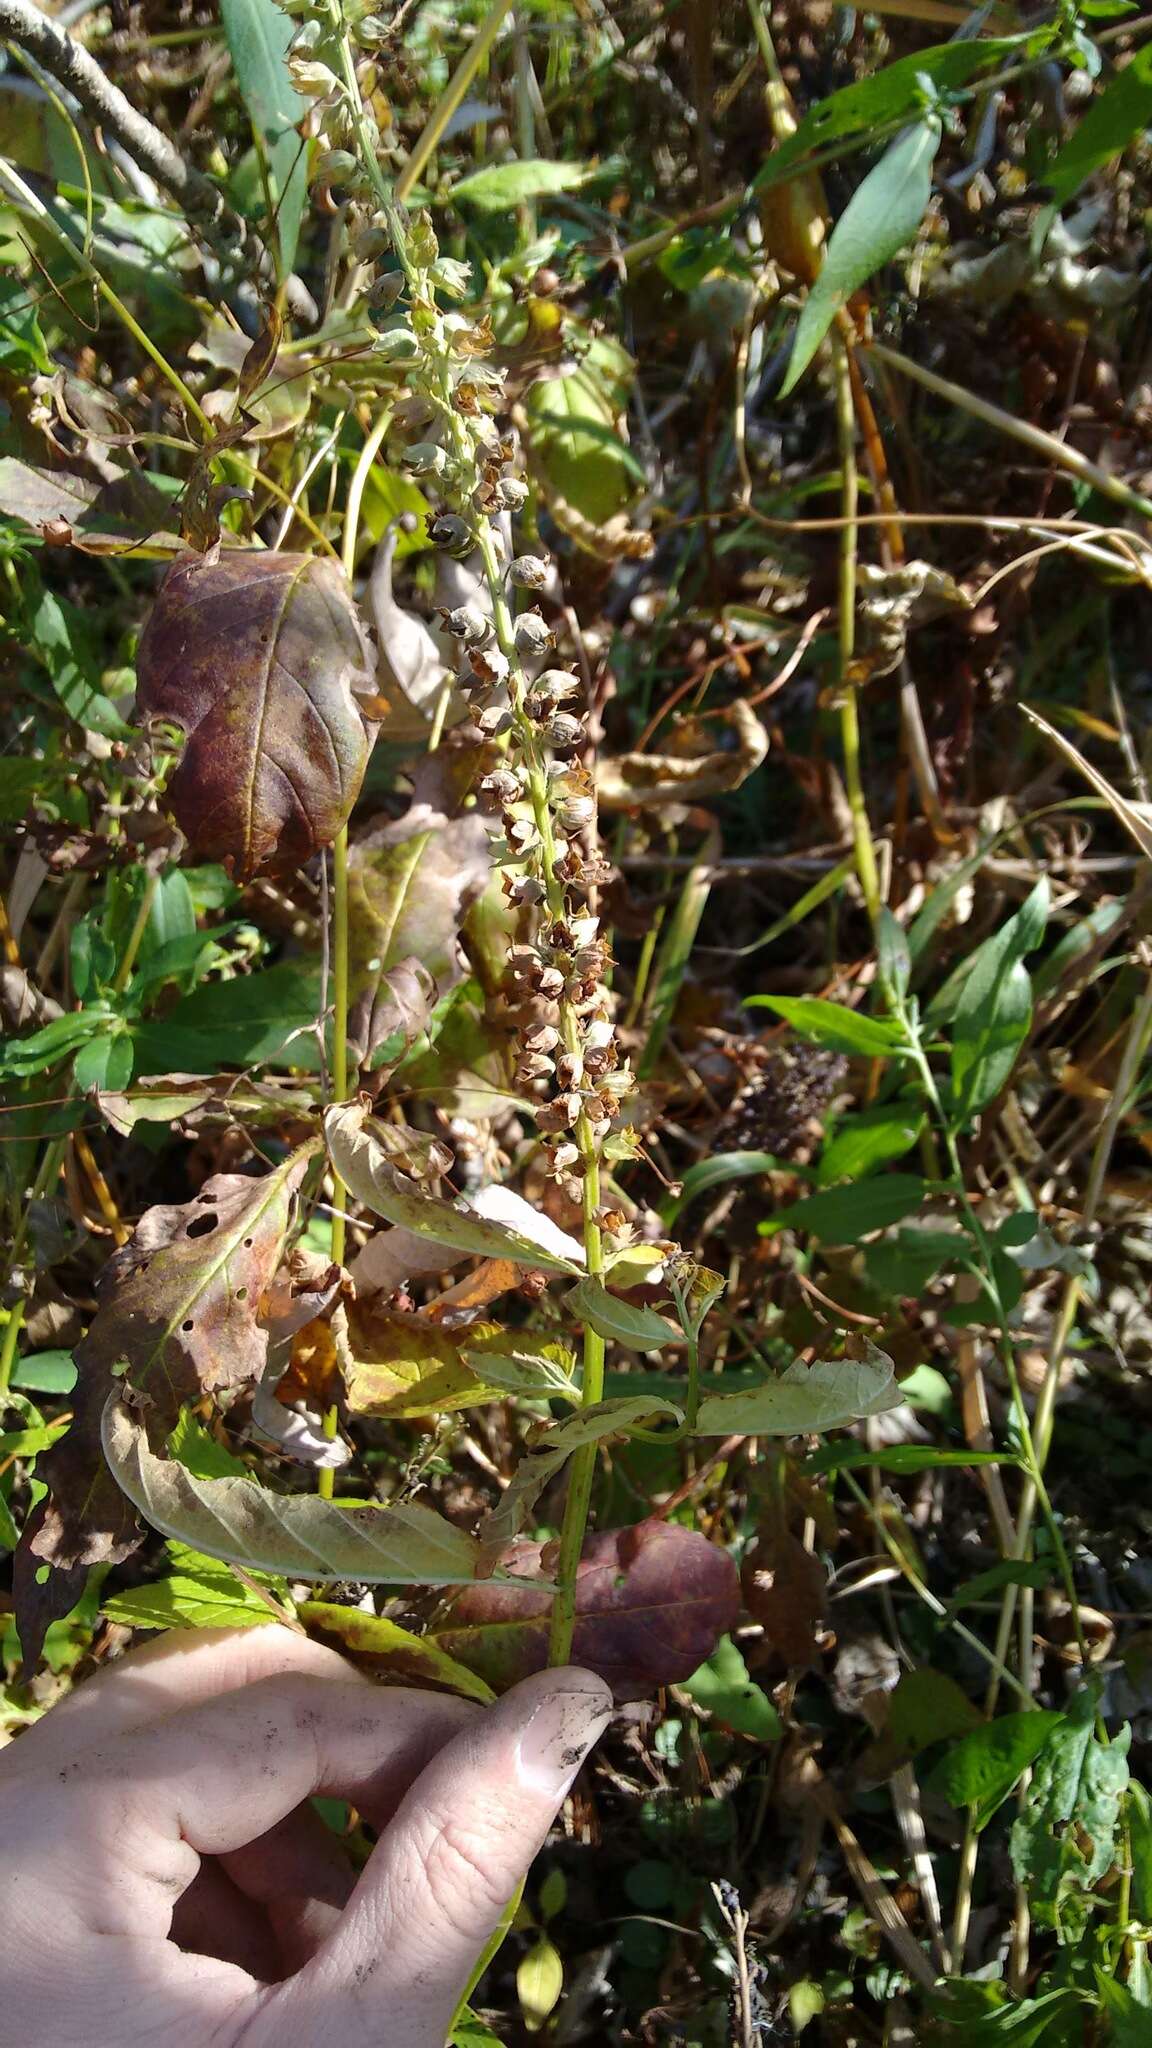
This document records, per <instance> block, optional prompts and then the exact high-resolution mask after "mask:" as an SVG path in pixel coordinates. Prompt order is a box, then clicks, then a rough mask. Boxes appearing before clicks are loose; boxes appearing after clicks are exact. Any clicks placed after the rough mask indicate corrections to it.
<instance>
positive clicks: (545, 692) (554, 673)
mask: <svg viewBox="0 0 1152 2048" xmlns="http://www.w3.org/2000/svg"><path fill="white" fill-rule="evenodd" d="M579 695H580V678H579V676H574V675H573V674H572V672H571V670H570V669H566V668H546V669H545V670H544V672H543V674H542V675H538V676H537V677H536V680H535V682H534V683H533V685H532V688H531V690H530V691H529V696H530V697H531V699H532V700H533V703H534V704H539V705H541V706H544V707H547V708H549V709H550V708H551V706H552V705H554V704H563V703H565V702H566V701H567V699H568V698H569V697H578V696H579ZM537 715H538V716H539V715H540V714H539V713H537Z"/></svg>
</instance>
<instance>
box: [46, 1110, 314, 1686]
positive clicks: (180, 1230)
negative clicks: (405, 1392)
mask: <svg viewBox="0 0 1152 2048" xmlns="http://www.w3.org/2000/svg"><path fill="white" fill-rule="evenodd" d="M314 1151H315V1145H314V1144H313V1145H311V1146H308V1147H305V1148H303V1149H302V1150H301V1151H299V1152H296V1153H294V1154H292V1156H291V1157H290V1158H289V1159H287V1160H286V1161H285V1162H284V1164H283V1165H282V1166H279V1167H277V1169H276V1170H275V1172H273V1173H270V1174H267V1175H265V1176H263V1177H262V1178H261V1179H256V1180H254V1179H251V1178H250V1177H249V1176H247V1175H245V1174H227V1173H222V1174H214V1175H213V1176H212V1178H211V1179H210V1180H207V1181H205V1183H204V1186H203V1187H202V1188H201V1190H200V1193H199V1195H198V1196H197V1198H196V1200H195V1201H193V1202H186V1203H183V1204H180V1205H176V1206H166V1205H160V1206H158V1207H156V1208H153V1209H148V1210H146V1211H145V1213H144V1215H143V1216H142V1217H141V1219H140V1222H139V1223H138V1224H137V1226H136V1229H135V1230H134V1231H133V1233H132V1236H131V1238H130V1239H129V1241H128V1243H127V1244H126V1245H124V1246H123V1247H122V1248H121V1249H120V1250H119V1251H118V1252H115V1253H114V1254H113V1256H112V1258H110V1259H109V1261H108V1263H107V1265H106V1266H105V1268H104V1270H103V1272H102V1274H101V1276H100V1287H99V1308H98V1310H97V1313H96V1316H95V1318H94V1320H93V1322H92V1324H91V1327H90V1328H89V1330H88V1334H87V1336H86V1337H85V1338H84V1340H83V1343H81V1344H80V1345H78V1346H77V1349H76V1354H75V1359H76V1368H77V1375H78V1377H77V1386H76V1394H75V1400H74V1418H73V1422H72V1426H71V1428H70V1429H69V1431H68V1434H67V1436H66V1437H65V1438H64V1439H63V1441H62V1442H61V1443H60V1444H59V1445H58V1446H57V1447H56V1448H55V1449H54V1450H53V1451H52V1452H51V1453H50V1454H49V1456H48V1457H46V1458H45V1459H44V1460H43V1463H42V1465H41V1467H40V1476H42V1477H43V1478H44V1479H45V1480H46V1481H47V1482H48V1487H49V1498H48V1501H47V1502H46V1503H45V1504H44V1512H43V1515H42V1517H41V1518H40V1519H39V1521H38V1522H37V1524H36V1526H34V1527H32V1528H31V1531H30V1533H29V1531H26V1532H25V1537H24V1538H23V1539H22V1545H21V1548H22V1551H24V1550H27V1551H28V1552H29V1553H30V1560H31V1563H32V1565H33V1572H32V1573H31V1574H30V1576H32V1578H33V1582H34V1584H35V1572H36V1571H38V1569H39V1567H40V1566H42V1565H44V1564H48V1565H51V1566H52V1567H53V1573H52V1575H51V1576H50V1577H49V1579H48V1580H47V1581H46V1582H45V1583H44V1584H43V1585H42V1586H40V1585H37V1586H36V1598H35V1601H34V1603H33V1607H34V1611H32V1610H29V1611H27V1612H21V1616H20V1638H21V1642H22V1643H23V1645H24V1649H25V1655H26V1657H27V1658H29V1659H32V1658H34V1657H35V1655H36V1654H37V1653H38V1651H39V1646H40V1644H39V1640H38V1636H37V1629H38V1625H39V1622H40V1621H44V1623H45V1625H47V1622H46V1620H45V1617H47V1620H51V1619H55V1618H56V1615H57V1603H58V1602H59V1601H60V1600H63V1599H65V1598H67V1597H68V1586H67V1584H66V1583H65V1576H66V1575H67V1574H69V1573H70V1572H72V1571H73V1570H75V1569H78V1568H80V1567H87V1566H88V1565H91V1564H102V1563H117V1562H119V1561H120V1560H122V1559H123V1558H125V1557H127V1556H129V1555H130V1554H131V1552H132V1551H133V1550H134V1549H135V1548H136V1546H137V1544H138V1542H139V1541H140V1535H139V1531H138V1529H137V1526H136V1521H135V1517H134V1516H133V1514H132V1513H131V1510H130V1508H129V1506H128V1504H127V1502H126V1501H125V1498H124V1495H123V1492H122V1490H121V1489H120V1487H119V1486H117V1485H116V1484H115V1483H114V1482H113V1480H112V1477H111V1475H110V1473H109V1472H108V1471H107V1470H106V1468H105V1464H104V1459H103V1456H102V1454H101V1415H102V1412H103V1409H104V1406H105V1403H106V1402H107V1400H108V1397H109V1394H110V1393H111V1392H112V1390H113V1389H114V1387H115V1386H116V1383H117V1381H118V1380H122V1381H123V1382H124V1383H125V1384H126V1385H128V1386H129V1387H130V1388H131V1389H132V1392H133V1395H134V1397H135V1398H137V1399H139V1400H141V1401H142V1402H143V1403H144V1404H145V1405H146V1407H147V1411H148V1415H149V1421H150V1426H151V1427H152V1428H153V1429H155V1430H158V1431H162V1432H164V1433H166V1432H167V1430H168V1429H169V1428H170V1427H171V1426H172V1424H173V1423H174V1422H175V1421H176V1418H177V1416H178V1414H179V1410H180V1408H181V1405H182V1404H183V1403H184V1402H185V1401H187V1400H190V1399H193V1398H199V1397H200V1396H201V1395H203V1394H205V1393H209V1394H217V1393H221V1392H225V1391H232V1390H234V1389H236V1388H238V1387H241V1386H244V1385H251V1384H254V1383H255V1382H256V1381H257V1380H258V1379H259V1378H260V1375H261V1373H262V1372H263V1370H264V1366H265V1363H266V1360H267V1354H268V1333H267V1331H266V1330H264V1329H263V1328H261V1326H260V1324H259V1322H258V1320H257V1313H258V1310H259V1307H260V1303H261V1300H262V1298H263V1296H264V1294H265V1293H266V1291H267V1289H268V1287H269V1285H270V1284H271V1281H272V1277H273V1274H274V1273H275V1271H276V1268H277V1266H278V1265H279V1263H280V1256H281V1252H282V1249H283V1245H284V1240H285V1237H286V1235H287V1232H288V1229H289V1226H290V1223H291V1221H292V1217H293V1214H294V1205H295V1195H296V1189H297V1187H298V1186H299V1183H300V1181H301V1179H302V1178H303V1175H304V1172H305V1169H306V1167H307V1164H308V1160H309V1158H310V1157H311V1156H312V1154H313V1153H314ZM176 1533H177V1534H179V1533H180V1532H179V1531H177V1532H176ZM199 1547H200V1548H201V1549H204V1548H206V1546H204V1545H200V1546H199ZM74 1600H75V1594H74V1593H73V1594H72V1597H71V1600H70V1601H69V1605H71V1604H72V1603H73V1602H74ZM59 1611H60V1612H63V1613H66V1612H67V1611H68V1609H67V1608H63V1609H60V1610H59Z"/></svg>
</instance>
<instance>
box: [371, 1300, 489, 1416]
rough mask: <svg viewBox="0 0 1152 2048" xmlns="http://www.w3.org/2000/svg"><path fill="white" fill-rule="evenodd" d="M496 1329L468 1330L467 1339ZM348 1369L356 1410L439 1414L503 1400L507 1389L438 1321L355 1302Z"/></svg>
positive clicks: (376, 1413) (373, 1413)
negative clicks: (486, 1376)
mask: <svg viewBox="0 0 1152 2048" xmlns="http://www.w3.org/2000/svg"><path fill="white" fill-rule="evenodd" d="M491 1334H495V1331H494V1326H493V1325H492V1324H487V1323H486V1324H478V1325H475V1326H473V1328H471V1329H470V1330H469V1331H468V1341H469V1343H470V1344H475V1343H476V1342H477V1341H478V1340H479V1339H480V1338H481V1337H483V1336H486V1335H491ZM348 1348H349V1351H350V1353H351V1356H350V1358H349V1360H348V1363H347V1366H346V1368H345V1381H346V1387H347V1396H348V1406H349V1408H350V1410H351V1411H352V1413H353V1415H371V1416H391V1417H396V1418H401V1417H404V1416H411V1415H436V1414H440V1413H443V1412H445V1411H447V1410H449V1409H453V1408H474V1407H478V1406H479V1405H480V1404H481V1403H483V1402H485V1401H498V1400H500V1398H501V1395H502V1391H503V1390H502V1389H501V1388H500V1387H499V1386H497V1385H496V1384H494V1383H493V1382H486V1381H485V1379H484V1371H483V1363H482V1360H481V1359H480V1358H479V1357H477V1358H476V1359H475V1360H474V1361H473V1362H466V1361H465V1360H464V1358H463V1357H462V1356H461V1354H460V1351H459V1350H458V1348H457V1346H456V1345H455V1344H454V1343H453V1342H452V1340H451V1338H450V1337H448V1336H447V1335H446V1334H445V1332H444V1331H443V1330H442V1329H441V1328H439V1327H438V1326H437V1325H436V1324H435V1323H430V1322H427V1321H426V1320H425V1319H424V1317H422V1316H416V1315H401V1314H397V1313H392V1314H389V1313H388V1312H387V1311H381V1310H374V1309H371V1308H365V1307H364V1306H363V1305H362V1304H359V1303H354V1304H353V1306H352V1308H351V1309H350V1311H349V1315H348Z"/></svg>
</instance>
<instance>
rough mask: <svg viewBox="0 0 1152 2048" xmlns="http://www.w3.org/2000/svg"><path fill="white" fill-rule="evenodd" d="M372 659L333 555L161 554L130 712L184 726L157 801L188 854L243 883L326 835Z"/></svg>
mask: <svg viewBox="0 0 1152 2048" xmlns="http://www.w3.org/2000/svg"><path fill="white" fill-rule="evenodd" d="M372 667H373V663H372V660H371V657H370V655H369V652H368V648H367V645H366V642H365V639H364V635H363V632H362V630H361V626H360V621H359V619H358V617H357V613H356V608H355V606H354V604H353V602H352V596H351V592H350V591H349V589H348V585H347V582H346V581H345V578H344V577H343V575H342V574H341V572H340V570H339V568H338V567H337V566H336V564H335V563H334V562H329V561H323V560H320V559H318V558H317V559H312V558H310V557H309V556H307V555H289V554H276V553H272V552H268V553H265V552H256V551H251V552H249V551H248V550H247V549H235V550H230V551H229V552H228V553H226V554H223V555H221V557H220V558H219V560H218V561H215V562H213V561H210V560H207V559H203V558H201V557H200V556H184V557H182V558H180V559H179V560H177V561H175V562H173V564H172V566H171V568H170V569H169V571H168V573H167V575H166V576H165V578H164V581H163V583H162V585H161V587H160V594H159V596H158V597H157V599H156V603H155V604H154V606H153V608H152V613H151V616H150V618H149V620H148V624H147V626H146V627H145V629H144V634H143V637H142V639H141V642H140V650H139V654H138V656H137V685H136V710H137V715H138V716H139V717H140V718H142V719H143V718H150V719H163V720H164V721H165V722H166V723H168V724H171V725H175V726H177V727H179V728H181V729H182V731H183V732H184V734H185V742H184V751H183V753H182V755H181V758H180V762H179V765H178V766H177V768H176V772H175V774H174V775H173V776H172V777H171V780H170V781H169V783H168V789H167V795H166V799H165V800H166V802H167V804H168V806H169V808H170V809H171V811H172V813H173V815H174V817H175V818H176V821H177V823H178V824H179V826H180V828H181V830H182V831H183V832H185V833H186V834H187V837H188V840H189V844H190V846H191V848H192V853H193V857H194V858H195V859H197V860H202V861H222V862H224V863H225V865H226V866H227V867H228V868H229V869H230V871H231V872H232V873H233V874H234V875H235V876H236V877H237V879H238V880H242V881H248V880H250V879H251V877H252V876H253V875H256V874H286V873H289V872H290V871H291V870H292V869H293V868H297V867H299V866H301V864H302V863H303V862H304V861H306V860H308V859H310V858H311V856H312V855H313V854H314V853H315V852H316V851H317V850H318V849H319V848H320V847H323V846H330V845H331V843H332V841H333V839H334V838H335V837H336V834H337V832H338V831H339V830H340V828H341V826H342V825H343V824H345V823H346V821H347V818H348V815H349V813H350V811H351V809H352V806H353V804H354V803H355V801H356V798H357V796H358V795H359V793H360V784H361V782H362V780H363V777H364V769H365V767H366V765H367V761H368V754H369V750H370V746H371V742H372V739H373V738H374V737H375V728H374V727H373V726H371V725H369V724H368V723H367V722H366V721H365V719H364V717H363V716H362V714H361V712H360V709H359V707H358V705H357V701H356V694H355V693H356V691H357V689H359V690H360V691H361V692H362V693H363V694H364V695H365V696H370V695H371V694H372V693H373V692H374V690H375V680H374V677H373V675H372Z"/></svg>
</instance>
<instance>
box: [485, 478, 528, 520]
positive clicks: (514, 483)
mask: <svg viewBox="0 0 1152 2048" xmlns="http://www.w3.org/2000/svg"><path fill="white" fill-rule="evenodd" d="M493 495H494V497H495V501H496V504H497V506H498V507H499V509H500V511H501V512H518V511H519V510H520V507H521V505H523V504H525V503H526V502H527V498H528V486H527V484H526V483H525V482H524V480H523V478H522V477H518V476H502V477H501V479H500V481H499V483H498V484H497V485H496V489H495V492H494V493H493Z"/></svg>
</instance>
